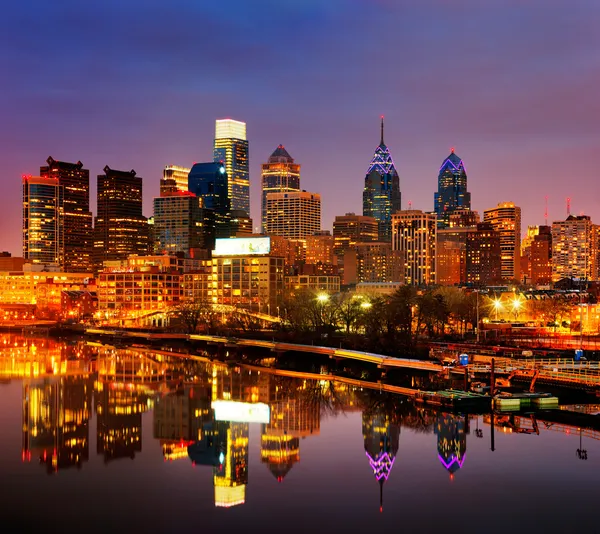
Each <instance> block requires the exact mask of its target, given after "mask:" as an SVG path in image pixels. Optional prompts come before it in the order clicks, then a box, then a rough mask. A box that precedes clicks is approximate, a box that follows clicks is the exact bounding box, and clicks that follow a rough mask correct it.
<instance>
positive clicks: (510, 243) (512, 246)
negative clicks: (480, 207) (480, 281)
mask: <svg viewBox="0 0 600 534" xmlns="http://www.w3.org/2000/svg"><path fill="white" fill-rule="evenodd" d="M483 221H484V222H488V223H490V224H491V225H492V226H493V227H494V229H495V230H496V231H497V232H499V233H500V254H501V264H502V272H501V276H502V279H503V280H505V281H510V280H519V277H520V272H521V262H520V259H521V208H519V207H518V206H515V205H514V203H513V202H500V203H498V206H497V207H495V208H491V209H489V210H484V212H483Z"/></svg>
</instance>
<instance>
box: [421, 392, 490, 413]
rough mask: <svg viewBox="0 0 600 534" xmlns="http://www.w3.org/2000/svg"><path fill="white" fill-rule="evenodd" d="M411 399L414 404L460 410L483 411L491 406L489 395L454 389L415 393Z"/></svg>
mask: <svg viewBox="0 0 600 534" xmlns="http://www.w3.org/2000/svg"><path fill="white" fill-rule="evenodd" d="M413 397H414V399H415V402H419V403H422V404H428V405H432V406H441V407H444V408H452V409H460V410H476V411H479V410H481V411H485V410H489V409H491V406H492V398H491V397H490V396H489V395H482V394H480V393H472V392H469V391H459V390H456V389H447V390H444V391H416V392H415V393H414V395H413Z"/></svg>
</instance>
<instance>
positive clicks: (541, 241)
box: [521, 226, 552, 285]
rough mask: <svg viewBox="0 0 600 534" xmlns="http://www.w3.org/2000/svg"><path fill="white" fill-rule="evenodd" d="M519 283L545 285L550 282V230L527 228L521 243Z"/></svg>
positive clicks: (547, 228) (536, 227) (549, 228)
mask: <svg viewBox="0 0 600 534" xmlns="http://www.w3.org/2000/svg"><path fill="white" fill-rule="evenodd" d="M521 281H522V282H523V283H526V284H532V285H546V284H550V282H551V281H552V228H551V227H550V226H528V227H527V234H526V235H525V237H524V238H523V240H522V241H521Z"/></svg>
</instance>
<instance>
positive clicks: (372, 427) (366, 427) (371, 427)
mask: <svg viewBox="0 0 600 534" xmlns="http://www.w3.org/2000/svg"><path fill="white" fill-rule="evenodd" d="M362 432H363V439H364V444H365V454H366V455H367V458H368V459H369V465H370V466H371V469H372V470H373V475H374V476H375V480H377V481H378V482H379V510H380V511H383V485H384V483H385V482H386V481H387V479H388V478H389V476H390V473H391V471H392V467H394V462H395V460H396V454H397V453H398V442H399V438H400V426H399V425H398V424H395V423H394V422H393V421H392V420H391V417H390V415H389V414H387V413H383V412H376V413H373V414H370V413H367V412H363V416H362Z"/></svg>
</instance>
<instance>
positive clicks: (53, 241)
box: [23, 176, 63, 266]
mask: <svg viewBox="0 0 600 534" xmlns="http://www.w3.org/2000/svg"><path fill="white" fill-rule="evenodd" d="M62 192H63V188H62V187H61V186H60V185H59V184H58V180H57V179H56V178H49V177H46V178H41V177H39V176H23V257H24V258H27V260H29V261H31V262H33V263H46V264H55V265H56V266H58V265H59V264H60V262H61V228H60V225H61V223H62V208H61V206H62V203H63V202H62Z"/></svg>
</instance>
